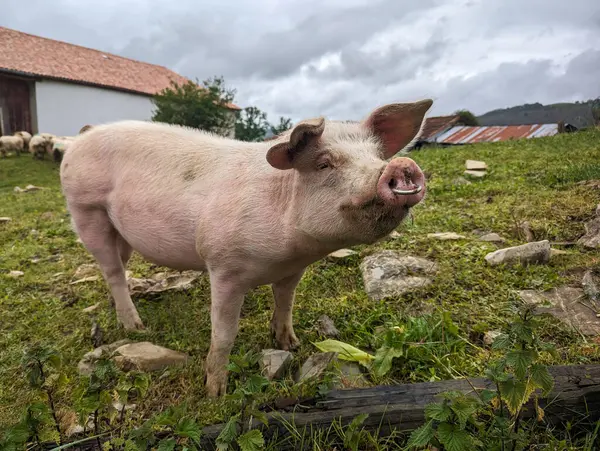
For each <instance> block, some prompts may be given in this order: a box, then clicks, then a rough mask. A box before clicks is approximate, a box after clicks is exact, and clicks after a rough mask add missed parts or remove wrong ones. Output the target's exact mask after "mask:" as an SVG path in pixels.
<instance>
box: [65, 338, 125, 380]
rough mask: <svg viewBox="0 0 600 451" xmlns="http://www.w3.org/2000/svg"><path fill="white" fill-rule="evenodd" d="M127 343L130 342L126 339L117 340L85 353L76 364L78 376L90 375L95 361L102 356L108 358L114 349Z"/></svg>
mask: <svg viewBox="0 0 600 451" xmlns="http://www.w3.org/2000/svg"><path fill="white" fill-rule="evenodd" d="M128 343H131V342H130V341H129V340H127V339H125V340H119V341H115V342H114V343H110V344H107V345H103V346H100V347H98V348H96V349H94V350H93V351H90V352H87V353H85V354H84V356H83V358H82V359H81V360H80V361H79V363H78V364H77V371H79V374H82V375H84V376H89V375H90V374H92V371H94V367H95V362H96V360H98V359H100V358H101V357H104V356H110V355H111V354H112V353H113V352H114V351H115V350H116V349H118V348H120V347H121V346H124V345H126V344H128Z"/></svg>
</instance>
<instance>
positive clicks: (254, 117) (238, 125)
mask: <svg viewBox="0 0 600 451" xmlns="http://www.w3.org/2000/svg"><path fill="white" fill-rule="evenodd" d="M268 129H269V123H268V122H267V115H266V113H264V112H263V111H261V110H259V109H258V108H257V107H255V106H249V107H247V108H244V109H243V111H242V112H241V114H240V115H239V116H238V118H237V121H236V122H235V137H236V139H239V140H241V141H262V140H263V139H264V138H265V135H266V134H267V130H268Z"/></svg>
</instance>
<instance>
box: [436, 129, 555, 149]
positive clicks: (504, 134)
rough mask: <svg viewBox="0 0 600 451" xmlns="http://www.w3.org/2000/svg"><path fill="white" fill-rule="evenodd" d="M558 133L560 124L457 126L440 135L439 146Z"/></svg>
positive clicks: (536, 136) (537, 136)
mask: <svg viewBox="0 0 600 451" xmlns="http://www.w3.org/2000/svg"><path fill="white" fill-rule="evenodd" d="M557 133H558V124H533V125H505V126H483V127H482V126H479V127H472V126H465V125H457V126H454V127H452V128H451V129H450V130H447V131H446V132H444V133H442V134H440V135H438V136H437V137H436V138H435V139H434V140H433V142H436V143H439V144H472V143H478V142H496V141H508V140H510V139H521V138H539V137H541V136H552V135H556V134H557Z"/></svg>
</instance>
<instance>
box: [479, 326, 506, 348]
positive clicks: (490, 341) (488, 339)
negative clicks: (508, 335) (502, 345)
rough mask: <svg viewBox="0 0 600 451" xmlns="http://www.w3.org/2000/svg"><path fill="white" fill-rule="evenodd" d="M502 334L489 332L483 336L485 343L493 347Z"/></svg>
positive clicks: (497, 331)
mask: <svg viewBox="0 0 600 451" xmlns="http://www.w3.org/2000/svg"><path fill="white" fill-rule="evenodd" d="M501 334H502V332H501V331H499V330H489V331H487V332H486V333H485V334H484V335H483V343H484V344H485V345H487V346H492V344H493V343H494V340H495V339H496V338H498V335H501Z"/></svg>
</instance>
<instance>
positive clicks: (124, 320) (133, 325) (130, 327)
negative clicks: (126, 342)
mask: <svg viewBox="0 0 600 451" xmlns="http://www.w3.org/2000/svg"><path fill="white" fill-rule="evenodd" d="M118 319H119V322H120V323H121V324H122V325H123V327H124V328H125V330H126V331H128V332H130V331H143V330H145V327H144V323H142V320H141V319H140V317H139V315H138V314H137V313H135V314H126V315H119V318H118Z"/></svg>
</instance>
